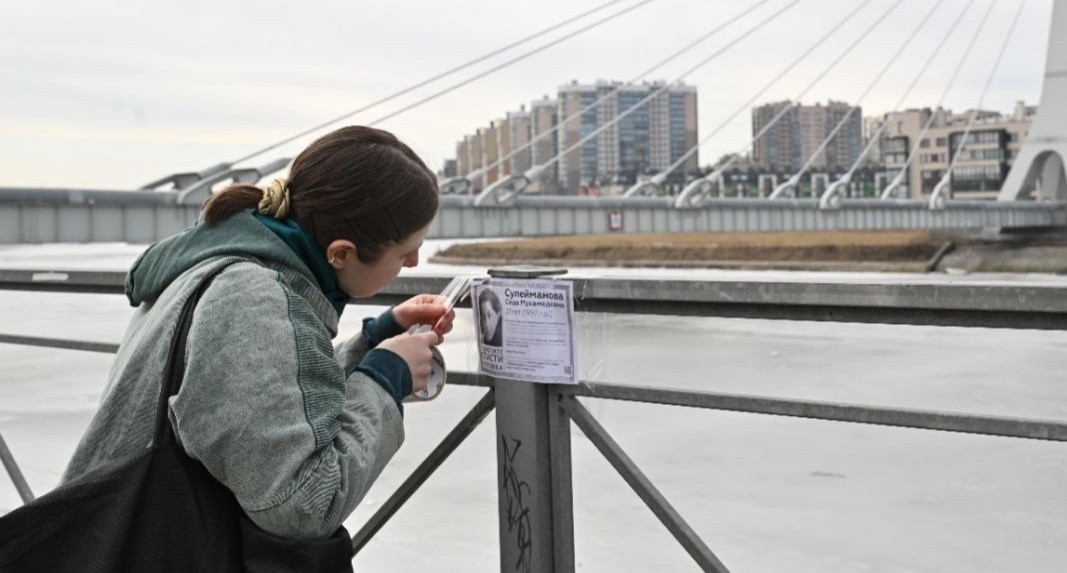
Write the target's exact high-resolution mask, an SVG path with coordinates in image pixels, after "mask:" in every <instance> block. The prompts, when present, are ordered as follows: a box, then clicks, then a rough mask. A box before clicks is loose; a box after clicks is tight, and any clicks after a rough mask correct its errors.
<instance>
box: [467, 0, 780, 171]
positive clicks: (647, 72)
mask: <svg viewBox="0 0 1067 573" xmlns="http://www.w3.org/2000/svg"><path fill="white" fill-rule="evenodd" d="M767 2H770V0H760V1H759V2H757V3H755V4H753V5H752V6H750V7H749V8H747V9H745V10H744V11H742V12H741V13H740V14H737V15H736V16H734V17H732V18H730V19H729V20H727V21H726V22H723V23H722V24H720V25H718V26H716V27H715V28H714V29H713V30H711V31H710V32H707V33H705V34H704V35H702V36H700V37H699V38H697V39H696V40H693V41H691V42H689V43H688V44H686V45H685V46H683V47H682V48H681V49H679V50H677V51H675V52H674V53H672V54H671V55H669V56H667V57H666V58H664V59H663V60H661V61H659V62H658V63H657V64H655V65H653V66H652V67H651V68H648V69H647V70H645V71H643V72H641V73H640V74H638V75H637V76H635V77H634V78H633V79H632V80H629V81H628V82H625V83H623V84H621V85H619V86H618V87H616V88H615V89H613V90H611V91H609V92H607V93H605V94H604V95H602V96H600V97H599V98H597V100H596V101H594V102H593V103H591V104H589V105H587V106H585V107H583V108H582V109H580V110H578V111H576V112H574V113H572V114H571V115H568V116H567V117H565V118H563V119H561V120H559V121H558V122H557V123H556V125H555V126H553V127H552V129H549V130H547V131H545V132H543V133H540V134H538V135H537V137H534V138H533V139H531V140H530V141H528V142H526V143H525V144H523V145H522V147H519V148H517V149H514V150H512V151H511V152H510V153H508V154H507V155H505V156H504V157H503V158H501V159H498V160H497V161H496V163H493V164H491V165H490V166H488V167H480V168H478V169H477V170H475V171H473V172H471V173H468V174H467V175H465V177H466V178H467V179H475V178H479V177H481V176H482V175H483V174H485V173H488V172H490V171H492V170H493V169H496V168H497V167H499V166H501V165H503V164H504V163H506V162H507V161H508V160H510V159H511V158H513V157H515V156H516V155H518V154H520V153H522V152H524V151H526V150H527V149H529V148H531V147H533V146H534V145H535V144H536V143H538V142H540V141H542V140H544V139H545V138H547V137H550V136H551V135H552V134H554V133H556V132H557V131H559V130H560V129H561V128H562V127H563V126H564V125H566V123H567V122H568V121H570V120H572V119H574V118H576V117H581V116H582V115H583V114H585V113H586V112H589V111H592V110H593V109H596V108H597V107H599V106H600V104H602V103H604V102H605V101H607V99H608V98H610V97H611V96H613V95H615V94H616V93H618V92H619V91H620V90H621V89H622V88H623V87H626V86H627V85H630V84H634V83H636V82H638V81H640V80H641V79H643V78H645V77H647V76H649V75H651V74H652V73H653V72H655V71H656V70H658V69H660V68H662V67H663V66H665V65H667V64H669V63H670V62H672V61H674V60H676V59H677V58H678V57H679V56H681V55H682V54H685V53H686V52H688V51H689V50H691V49H693V48H694V47H696V46H697V45H699V44H701V43H703V42H704V41H705V40H707V39H708V38H711V37H712V36H714V35H715V34H717V33H719V32H721V31H722V30H723V29H725V28H726V27H728V26H730V25H731V24H733V23H735V22H737V21H738V20H740V19H741V18H743V17H745V16H747V15H749V14H750V13H752V12H753V11H754V10H756V9H757V8H759V7H760V6H762V5H764V4H766V3H767Z"/></svg>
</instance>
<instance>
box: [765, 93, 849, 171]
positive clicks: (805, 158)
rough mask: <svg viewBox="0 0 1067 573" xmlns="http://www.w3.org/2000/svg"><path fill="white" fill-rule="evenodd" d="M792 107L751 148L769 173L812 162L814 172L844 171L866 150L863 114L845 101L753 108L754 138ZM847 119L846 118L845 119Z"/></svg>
mask: <svg viewBox="0 0 1067 573" xmlns="http://www.w3.org/2000/svg"><path fill="white" fill-rule="evenodd" d="M787 106H788V107H790V109H789V110H788V111H786V112H785V115H784V116H783V117H781V118H780V119H778V121H777V122H775V123H774V125H772V126H771V127H770V128H769V129H768V130H767V133H765V134H764V135H763V136H761V137H760V138H759V139H758V140H756V142H755V144H754V145H753V147H752V157H753V160H754V162H755V164H756V165H757V166H758V167H759V168H760V169H764V170H768V171H778V172H783V173H789V172H795V171H797V170H799V169H800V168H801V167H803V166H804V165H805V164H807V163H808V162H809V161H810V162H811V165H810V168H809V169H810V170H813V171H826V170H831V171H843V170H846V169H848V168H849V167H851V166H852V164H853V163H855V162H856V160H857V159H859V156H860V152H861V151H862V150H863V113H862V110H861V109H859V108H856V109H855V110H854V111H852V113H851V114H850V113H849V110H851V109H852V106H850V105H849V104H847V103H845V102H836V101H830V102H828V103H827V105H822V104H819V103H816V104H815V105H799V106H793V105H791V104H790V102H788V101H782V102H775V103H770V104H766V105H762V106H760V107H756V108H753V109H752V135H753V137H755V136H756V134H758V133H759V132H760V131H761V130H762V129H763V128H764V127H765V126H767V125H769V124H770V122H771V121H772V120H773V119H774V118H775V117H776V116H777V115H778V114H779V113H780V112H781V111H782V109H783V108H784V107H787ZM846 116H847V119H846ZM842 122H844V124H843V125H841V127H840V128H839V129H838V131H837V133H835V134H834V136H833V138H832V139H830V142H829V143H828V144H827V145H826V146H825V147H823V149H822V150H821V151H819V152H818V153H817V154H816V150H819V147H820V146H822V145H823V142H824V141H826V139H827V137H829V135H830V133H832V132H833V131H834V129H835V128H837V127H838V124H840V123H842Z"/></svg>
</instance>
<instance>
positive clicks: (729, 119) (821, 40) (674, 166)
mask: <svg viewBox="0 0 1067 573" xmlns="http://www.w3.org/2000/svg"><path fill="white" fill-rule="evenodd" d="M869 3H870V2H864V3H862V4H860V5H859V6H857V7H856V8H855V9H853V10H852V12H850V13H849V14H848V15H847V16H846V17H845V18H844V19H843V20H840V21H839V22H838V23H837V24H836V25H834V27H833V28H831V29H830V30H829V31H828V32H826V33H825V34H823V36H822V37H821V38H819V40H818V41H816V42H815V43H814V44H812V45H811V46H809V47H808V49H807V50H805V51H804V52H803V53H802V54H800V56H799V57H797V58H795V59H794V60H793V61H792V62H791V63H790V64H789V65H787V66H786V67H785V68H784V69H783V70H782V71H781V72H779V73H778V75H776V76H775V77H774V78H773V79H771V81H769V82H767V83H766V84H764V85H763V87H762V88H760V90H759V91H758V92H756V93H755V95H753V96H752V97H751V98H749V99H748V101H746V102H745V103H743V104H741V106H740V107H738V108H737V109H736V110H735V111H734V112H733V113H732V114H730V116H729V117H727V118H726V119H725V120H723V121H722V122H720V123H719V125H718V126H716V127H715V129H714V130H712V131H711V133H709V134H708V135H706V136H704V138H703V139H701V140H700V141H699V142H697V144H696V145H694V146H693V147H692V148H691V149H689V150H688V151H687V152H685V153H684V154H683V155H682V156H681V157H680V158H679V159H678V160H676V161H675V162H674V163H673V164H671V166H670V167H669V168H667V170H666V171H663V172H661V175H662V174H667V173H670V172H671V171H673V170H675V169H677V168H678V166H680V165H682V164H683V163H685V161H686V160H687V159H689V157H690V156H692V155H693V154H694V153H696V152H697V150H698V149H700V146H701V145H703V144H704V143H706V142H707V141H708V140H709V139H711V138H712V137H714V136H715V135H717V134H718V133H719V132H720V131H722V130H723V129H724V128H725V127H726V126H727V125H729V123H730V122H732V121H733V120H734V119H736V118H737V116H738V115H740V114H741V113H742V112H743V111H745V110H746V109H748V108H749V106H751V105H752V103H753V102H755V101H756V100H757V99H759V98H760V97H761V96H763V94H764V93H766V92H767V90H769V89H771V87H773V86H774V84H776V83H778V81H779V80H781V79H782V78H783V77H785V76H786V75H787V74H788V73H789V72H791V71H793V69H794V68H796V67H797V66H798V65H800V63H801V62H802V61H803V60H804V59H805V58H807V57H808V56H809V55H811V53H812V52H814V51H815V50H816V49H818V48H819V46H821V45H823V44H824V43H825V42H826V41H827V40H829V39H830V37H831V36H833V35H834V34H836V33H837V31H838V30H840V29H841V27H842V26H844V25H845V24H846V23H847V22H848V21H849V20H851V19H852V18H853V17H854V16H855V15H856V14H857V13H858V12H859V11H860V10H861V9H862V8H864V7H865V6H866V5H867V4H869ZM899 5H900V2H899V0H898V2H896V3H895V4H893V5H892V6H890V8H889V10H887V11H886V12H884V13H883V14H882V15H881V16H880V17H879V18H878V19H877V20H875V22H874V24H872V25H871V26H869V27H868V28H867V30H866V31H865V32H864V33H863V34H862V35H860V36H859V37H858V38H857V39H856V40H854V41H853V42H852V44H851V45H850V46H849V47H848V48H846V49H845V50H844V51H842V52H841V53H840V54H839V55H838V56H837V58H835V59H834V61H832V62H830V65H829V66H827V67H826V68H825V69H823V71H822V72H821V73H820V74H819V75H818V76H816V77H815V79H814V80H812V81H811V82H809V83H808V85H807V86H806V87H805V88H804V89H803V90H801V91H800V93H799V94H797V97H796V98H794V99H795V100H799V99H800V98H802V97H804V95H805V94H807V93H808V91H810V90H811V89H812V88H813V87H815V85H816V84H818V83H819V82H820V81H821V80H822V79H823V78H824V77H825V76H826V74H828V73H830V71H831V70H832V69H834V68H835V67H837V64H839V63H840V62H841V60H842V59H844V57H845V56H847V55H848V54H849V53H850V52H851V51H852V50H853V49H854V48H855V47H856V45H857V44H859V42H860V41H862V40H863V39H864V38H866V37H867V35H868V34H869V33H870V31H871V30H873V29H874V28H875V27H876V26H878V25H879V24H880V23H881V22H882V21H883V20H885V18H886V17H887V16H889V14H890V13H892V12H893V11H894V10H896V8H897V6H899ZM790 107H791V105H790V106H785V107H784V108H783V110H782V111H780V112H779V113H778V115H777V116H776V117H775V118H773V119H772V123H771V124H768V125H773V122H777V121H778V120H779V119H781V117H782V116H784V115H785V111H786V110H788V109H789V108H790ZM768 129H769V128H768ZM761 133H762V132H761ZM754 142H755V138H753V141H752V142H750V143H749V144H748V145H746V146H745V148H747V147H748V146H749V145H752V143H754ZM735 158H736V156H735V157H733V158H731V159H730V160H729V161H728V162H727V164H726V166H724V167H722V168H720V170H721V169H725V168H726V167H728V166H729V165H731V164H732V163H733V161H734V160H735Z"/></svg>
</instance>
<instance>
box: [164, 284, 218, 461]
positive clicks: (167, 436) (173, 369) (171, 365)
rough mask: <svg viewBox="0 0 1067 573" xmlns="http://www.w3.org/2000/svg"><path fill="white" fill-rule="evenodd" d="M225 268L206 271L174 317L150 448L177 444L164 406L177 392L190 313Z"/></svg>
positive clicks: (183, 366)
mask: <svg viewBox="0 0 1067 573" xmlns="http://www.w3.org/2000/svg"><path fill="white" fill-rule="evenodd" d="M228 266H230V265H228V264H226V265H222V266H220V267H218V268H216V269H213V270H212V271H211V272H209V273H208V274H207V275H206V276H205V277H204V279H203V280H201V281H200V284H199V285H198V286H197V287H196V290H195V291H193V294H191V295H189V298H187V299H186V300H185V306H183V307H182V313H181V316H180V317H179V318H178V326H177V328H175V331H174V336H173V337H172V338H171V341H170V355H169V356H168V358H167V366H166V368H165V369H164V370H163V383H162V384H161V385H160V390H159V403H158V405H157V406H156V429H155V433H154V436H153V438H152V444H153V445H156V446H159V445H177V443H178V442H177V440H176V439H175V437H174V428H173V427H172V426H171V425H170V417H169V416H168V415H167V407H168V405H169V404H170V398H171V397H172V396H174V395H176V394H177V393H178V390H179V389H181V386H182V378H184V377H185V340H186V338H188V336H189V328H190V327H191V326H192V324H193V311H194V310H195V309H196V305H197V303H198V302H200V297H202V296H203V295H204V292H205V291H207V288H208V287H209V286H211V281H213V280H215V277H216V276H218V275H219V273H221V272H222V271H223V270H224V269H225V268H226V267H228Z"/></svg>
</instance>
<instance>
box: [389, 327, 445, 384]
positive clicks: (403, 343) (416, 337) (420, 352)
mask: <svg viewBox="0 0 1067 573" xmlns="http://www.w3.org/2000/svg"><path fill="white" fill-rule="evenodd" d="M438 338H439V335H438V334H437V333H436V332H432V331H426V332H419V333H417V334H408V333H404V334H398V335H397V336H394V337H392V338H388V339H386V340H383V341H382V343H381V344H379V345H378V348H384V349H385V350H388V351H390V352H393V353H394V354H396V355H397V356H399V357H401V358H403V359H404V362H406V363H407V365H408V370H409V371H410V372H411V391H412V392H418V391H420V390H424V389H425V388H426V384H427V382H428V381H429V380H430V360H431V359H432V357H433V354H432V353H431V352H430V346H433V345H435V344H437V340H438Z"/></svg>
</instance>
